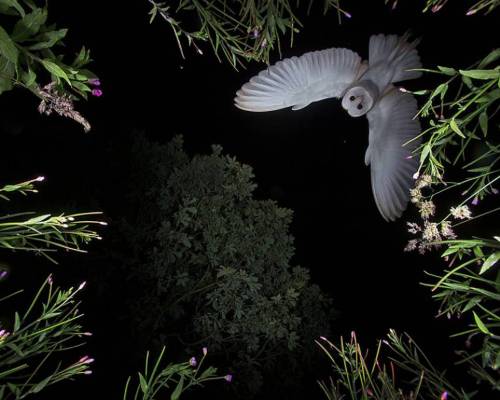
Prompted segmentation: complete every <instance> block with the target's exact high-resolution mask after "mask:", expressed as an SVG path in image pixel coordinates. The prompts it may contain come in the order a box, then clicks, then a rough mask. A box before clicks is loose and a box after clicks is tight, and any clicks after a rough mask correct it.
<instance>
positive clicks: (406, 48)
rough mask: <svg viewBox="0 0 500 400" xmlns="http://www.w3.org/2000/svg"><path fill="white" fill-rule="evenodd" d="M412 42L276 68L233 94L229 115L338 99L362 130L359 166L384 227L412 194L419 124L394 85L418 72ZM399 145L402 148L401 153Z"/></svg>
mask: <svg viewBox="0 0 500 400" xmlns="http://www.w3.org/2000/svg"><path fill="white" fill-rule="evenodd" d="M416 46H417V41H414V42H409V41H408V36H407V35H404V36H402V37H398V36H396V35H382V34H380V35H373V36H371V37H370V43H369V53H368V61H362V59H361V57H360V56H359V55H358V54H357V53H355V52H354V51H352V50H349V49H345V48H331V49H327V50H322V51H313V52H310V53H306V54H304V55H302V56H300V57H292V58H287V59H285V60H283V61H278V62H277V63H276V64H274V65H272V66H270V67H269V68H267V69H266V70H264V71H261V72H260V73H259V74H258V75H257V76H255V77H253V78H252V79H250V81H249V82H248V83H246V84H245V85H243V87H242V88H241V89H240V90H239V91H238V92H237V93H236V97H235V99H234V101H235V105H236V107H238V108H240V109H242V110H246V111H254V112H262V111H273V110H278V109H282V108H287V107H292V110H300V109H302V108H304V107H306V106H308V105H309V104H311V103H313V102H315V101H320V100H323V99H327V98H330V97H336V98H342V107H343V108H344V109H345V110H346V111H347V113H348V114H349V115H350V116H351V117H360V116H362V115H366V117H367V118H368V124H369V136H368V149H367V150H366V153H365V164H366V165H367V166H368V165H369V166H370V167H371V185H372V191H373V196H374V198H375V203H376V205H377V208H378V210H379V211H380V214H381V215H382V217H383V218H384V219H385V220H386V221H394V220H395V219H396V218H399V217H400V216H401V214H402V213H403V211H404V210H405V209H406V206H407V204H408V200H409V197H410V194H409V190H410V189H411V188H412V187H413V186H414V180H413V176H414V174H415V173H416V171H417V168H418V165H419V161H418V156H417V155H414V154H412V153H413V151H414V150H415V148H416V147H417V146H418V145H419V143H420V142H419V138H418V136H419V134H420V124H419V122H418V120H417V119H415V118H414V117H415V115H416V114H417V102H416V101H415V99H414V97H413V96H412V95H411V94H409V93H406V92H403V91H401V90H399V89H398V88H396V87H395V86H393V83H395V82H400V81H405V80H409V79H415V78H418V77H419V76H420V72H419V71H414V70H412V69H417V68H421V63H420V58H419V56H418V53H417V50H416ZM403 145H405V146H403Z"/></svg>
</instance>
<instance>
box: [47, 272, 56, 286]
mask: <svg viewBox="0 0 500 400" xmlns="http://www.w3.org/2000/svg"><path fill="white" fill-rule="evenodd" d="M47 283H48V284H49V285H52V284H53V283H54V281H53V279H52V274H50V275H49V276H48V278H47Z"/></svg>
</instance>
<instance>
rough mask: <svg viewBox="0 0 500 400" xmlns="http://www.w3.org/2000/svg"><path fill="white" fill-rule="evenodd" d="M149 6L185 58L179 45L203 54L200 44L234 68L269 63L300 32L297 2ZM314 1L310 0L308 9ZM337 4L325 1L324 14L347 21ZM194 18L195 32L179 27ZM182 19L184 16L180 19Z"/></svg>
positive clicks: (198, 1) (189, 1)
mask: <svg viewBox="0 0 500 400" xmlns="http://www.w3.org/2000/svg"><path fill="white" fill-rule="evenodd" d="M148 2H149V3H150V4H151V5H152V10H151V12H150V15H151V21H153V20H154V19H155V18H156V17H157V16H160V17H162V18H163V19H164V20H165V21H166V22H167V23H168V24H169V25H170V27H171V28H172V30H173V31H174V34H175V37H176V39H177V44H178V46H179V50H180V52H181V55H182V57H183V58H184V51H183V47H182V41H183V40H186V41H187V43H188V45H189V46H193V47H194V49H195V50H196V51H197V52H198V53H200V54H203V52H202V50H201V48H200V45H199V42H209V43H210V46H211V47H212V49H213V51H214V53H215V55H216V56H217V58H218V59H219V60H220V59H221V58H220V57H221V55H222V56H223V57H224V58H226V60H227V61H228V62H229V63H230V64H231V65H232V66H233V67H235V68H236V67H237V66H238V65H243V61H249V60H255V61H264V62H266V63H268V62H269V54H270V52H271V51H272V50H274V49H276V48H277V49H278V50H280V40H281V38H282V37H283V36H286V35H290V44H292V43H293V34H294V33H297V32H299V30H298V27H300V26H301V23H300V21H299V19H298V18H297V16H296V15H295V11H296V10H297V9H298V7H299V2H297V3H296V4H293V2H291V1H289V0H271V1H269V0H256V1H253V0H248V1H238V2H229V1H226V0H215V1H205V0H182V1H179V2H178V5H177V7H175V6H171V5H168V6H167V5H165V3H160V2H157V1H155V0H148ZM312 3H313V0H310V2H309V7H308V9H310V8H311V6H312ZM339 3H340V0H324V2H323V5H324V6H323V10H324V12H325V13H326V12H327V11H328V10H330V9H331V8H334V9H336V10H337V12H338V16H339V22H340V18H341V16H342V15H346V16H348V17H350V15H349V14H348V13H346V12H345V11H343V10H342V9H341V8H340V5H339ZM189 14H194V15H195V16H196V20H197V21H198V22H199V27H198V29H197V30H196V31H193V32H190V31H188V30H186V29H184V28H183V27H182V25H183V24H182V23H181V22H180V21H179V20H178V19H177V16H178V15H186V17H187V15H189ZM182 18H184V16H183V17H182Z"/></svg>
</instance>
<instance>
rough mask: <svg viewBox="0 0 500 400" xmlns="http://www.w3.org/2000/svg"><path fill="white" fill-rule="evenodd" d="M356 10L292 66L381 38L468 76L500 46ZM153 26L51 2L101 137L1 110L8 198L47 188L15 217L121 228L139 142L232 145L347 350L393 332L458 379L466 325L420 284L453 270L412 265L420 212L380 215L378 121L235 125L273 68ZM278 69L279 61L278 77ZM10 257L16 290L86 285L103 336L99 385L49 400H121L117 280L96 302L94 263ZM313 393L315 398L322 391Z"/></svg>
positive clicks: (434, 20) (427, 17)
mask: <svg viewBox="0 0 500 400" xmlns="http://www.w3.org/2000/svg"><path fill="white" fill-rule="evenodd" d="M344 3H345V5H344V7H345V9H346V10H348V11H349V12H350V13H351V14H352V18H351V19H343V22H342V24H341V25H339V24H338V23H337V16H336V14H335V13H333V12H332V13H330V14H328V15H327V16H325V17H323V16H321V13H320V5H319V4H318V5H317V7H316V8H317V10H316V11H313V15H311V16H309V17H305V15H304V14H302V15H304V17H303V18H302V21H303V23H304V28H303V29H301V33H300V34H299V35H297V36H296V37H295V41H294V46H293V48H290V47H289V46H287V45H286V41H284V42H283V57H290V56H293V55H300V54H302V53H304V52H306V51H311V50H316V49H323V48H327V47H332V46H333V47H347V48H350V49H353V50H355V51H357V52H358V53H359V54H360V55H361V56H362V57H364V58H366V57H367V47H368V39H369V36H370V35H371V34H374V33H396V34H402V33H404V32H405V31H407V30H410V31H411V32H412V33H413V34H414V35H415V36H416V37H421V39H422V40H421V44H420V45H419V47H418V49H419V53H420V55H421V59H422V61H423V63H424V66H428V67H435V66H436V65H447V66H455V67H459V68H460V67H467V66H468V65H470V64H472V63H473V62H474V61H476V60H477V59H479V58H480V57H482V56H484V55H486V54H487V52H489V51H491V50H492V49H493V48H494V47H495V46H496V45H497V44H498V43H497V40H496V39H497V37H496V35H494V34H492V33H491V32H492V31H493V30H494V29H492V28H494V27H495V25H494V24H495V22H496V21H498V18H496V16H497V15H498V14H493V15H492V16H486V17H485V16H471V17H466V16H465V15H464V14H465V11H466V9H465V7H463V6H461V5H457V4H451V3H456V2H450V4H449V5H447V6H446V7H445V8H444V9H443V10H442V11H441V12H440V13H438V14H432V13H426V14H422V13H421V9H422V5H421V4H420V2H417V1H405V2H401V3H402V4H400V5H398V7H397V8H396V9H395V10H391V8H390V7H389V6H386V5H384V2H383V1H382V0H378V1H359V0H358V1H349V2H347V1H346V2H344ZM466 3H470V2H466ZM148 11H149V6H148V4H147V1H145V0H144V1H134V2H117V1H106V2H103V1H96V0H88V1H85V2H75V1H71V2H69V1H52V2H50V8H49V16H50V19H51V20H52V21H56V22H57V23H58V26H60V27H67V28H69V34H68V36H67V39H66V40H65V43H66V45H67V51H68V53H74V52H76V51H78V50H79V46H81V45H82V44H84V45H85V46H86V47H88V48H90V49H91V51H92V53H91V54H92V58H93V59H94V60H95V62H94V63H93V65H92V66H91V69H92V70H93V71H94V72H95V73H96V74H97V75H98V76H99V78H100V80H101V82H102V89H103V91H104V95H103V96H102V97H101V98H91V99H90V101H89V102H88V103H82V104H79V106H78V107H79V109H80V110H81V111H82V113H83V114H84V115H85V116H86V117H87V119H88V120H89V121H90V122H91V124H92V126H93V129H92V131H91V132H90V133H88V134H85V133H84V132H83V130H82V129H81V128H80V127H79V126H78V125H77V124H75V123H73V122H72V121H68V120H64V119H62V118H59V117H55V116H51V117H45V116H40V115H39V114H38V113H37V110H36V107H37V99H36V98H34V97H33V96H32V95H31V94H30V93H27V92H23V91H21V90H15V91H13V92H10V93H6V94H4V95H2V96H0V130H1V134H2V142H1V144H0V149H1V153H0V170H1V171H2V173H1V175H0V183H1V184H6V183H12V182H17V181H21V180H25V179H29V178H34V177H36V176H38V175H43V176H45V177H46V182H45V183H43V184H42V185H40V191H41V193H40V194H39V195H36V197H34V198H33V197H31V198H29V199H23V200H21V201H20V202H17V203H16V207H19V208H23V209H36V210H40V211H42V210H47V211H55V210H61V209H63V208H64V209H65V210H68V209H69V210H71V209H74V210H84V209H99V210H102V211H104V212H105V215H106V217H105V218H106V219H107V220H108V221H109V222H110V223H113V219H114V218H115V219H116V218H119V216H120V212H121V210H122V208H123V207H124V205H123V197H122V196H123V195H124V193H123V185H124V184H125V183H126V180H127V177H126V176H120V175H119V174H116V171H119V170H120V163H126V161H127V160H124V159H123V154H124V151H123V150H124V149H126V148H127V146H129V145H130V140H129V138H130V135H133V134H134V132H145V134H146V135H147V136H148V137H149V138H151V139H153V140H157V141H159V142H161V143H165V142H167V141H168V140H170V139H171V138H172V137H173V136H174V135H175V134H183V135H184V138H185V143H186V148H187V150H188V152H189V153H190V154H195V153H208V152H209V151H210V145H211V144H214V143H217V144H221V145H222V146H223V148H224V151H225V152H226V153H229V154H231V155H234V156H236V158H237V159H238V160H239V161H241V162H244V163H248V164H250V165H251V166H252V167H253V169H254V172H255V175H256V182H257V184H258V189H257V192H256V197H257V198H261V199H265V198H272V199H275V200H277V201H278V202H279V204H280V205H281V206H284V207H288V208H291V209H293V210H294V212H295V213H294V222H293V224H292V234H293V235H294V237H295V239H296V240H295V245H296V256H295V257H294V260H293V261H294V263H295V264H299V265H302V266H304V267H308V268H310V270H311V273H312V279H313V281H314V282H317V283H319V284H320V285H321V287H322V288H323V290H325V291H327V292H328V293H329V294H330V295H331V296H332V297H333V299H334V304H335V307H336V308H337V309H338V310H339V311H340V312H341V315H340V318H339V319H338V320H337V321H335V322H334V329H335V333H336V334H349V333H350V331H352V330H355V331H356V332H357V334H358V337H359V338H360V340H361V341H362V343H363V344H366V345H372V344H373V343H374V341H375V340H376V339H377V338H380V337H382V336H383V335H384V334H385V333H386V332H387V331H388V329H389V328H395V329H397V330H400V331H406V332H408V333H410V334H411V335H412V336H413V337H414V338H415V339H416V341H417V342H418V343H420V344H421V345H422V347H423V348H424V349H428V350H429V351H430V353H431V354H432V355H433V356H435V358H436V360H437V362H438V366H445V365H446V364H447V363H448V361H449V357H451V355H452V352H451V349H452V348H451V347H450V345H449V342H448V340H447V337H448V335H449V334H451V333H452V332H453V331H454V329H455V327H456V323H455V322H453V321H452V322H451V324H450V323H449V322H448V321H445V320H442V319H439V320H437V319H436V318H435V317H434V316H435V314H436V313H437V308H438V305H437V304H436V303H435V302H433V301H432V300H431V299H430V293H429V290H428V289H427V288H424V287H422V286H421V285H420V284H419V282H421V281H422V280H424V279H425V276H424V274H423V270H424V269H427V270H434V271H436V270H439V268H441V267H442V264H441V263H440V262H439V259H438V257H437V256H430V257H421V256H418V255H414V254H408V253H403V251H402V249H403V247H404V246H405V244H406V242H407V240H408V239H409V234H408V233H407V232H406V228H405V221H407V220H415V218H416V215H415V210H414V209H412V207H411V206H410V209H409V211H408V212H407V213H405V215H404V216H403V218H401V219H400V220H398V221H396V222H394V223H386V222H385V221H384V220H383V219H382V217H381V216H380V215H379V213H378V211H377V209H376V206H375V203H374V201H373V197H372V194H371V187H370V178H369V169H368V168H366V167H365V166H364V163H363V158H364V151H365V148H366V146H367V133H368V127H367V121H366V119H364V118H360V119H352V118H350V117H349V116H348V115H347V114H346V113H345V112H344V111H343V110H342V108H341V106H340V102H338V101H336V100H327V101H323V102H320V103H315V104H312V105H310V106H309V107H307V108H306V109H303V110H301V111H297V112H292V111H291V110H282V111H276V112H272V113H262V114H260V113H257V114H253V113H246V112H244V111H241V110H238V109H236V108H235V107H234V106H233V97H234V94H235V92H236V90H238V89H239V87H240V86H241V85H242V84H243V83H245V82H246V81H247V80H248V79H249V78H250V77H251V76H253V75H255V74H256V73H257V72H259V71H260V70H261V69H262V68H263V66H262V65H258V64H257V63H252V64H250V65H248V67H247V69H242V70H240V71H235V70H234V69H232V68H231V67H230V66H229V65H227V64H226V63H219V62H218V61H217V60H216V58H215V56H214V55H213V54H212V53H211V51H210V49H209V47H208V46H205V47H204V48H203V50H204V53H205V55H203V56H200V55H198V54H197V53H196V52H195V51H194V50H193V49H189V48H186V49H185V54H186V56H187V57H186V60H183V59H182V58H181V56H180V54H179V52H178V50H177V47H176V42H175V39H174V37H173V34H172V32H171V29H170V27H169V26H167V24H166V23H164V21H162V20H160V19H158V20H157V21H155V22H154V23H153V24H149V17H148V15H147V12H148ZM299 15H300V13H299ZM277 59H278V55H277V54H274V56H273V57H272V60H271V61H272V62H274V61H276V60H277ZM435 79H436V78H434V77H433V76H426V77H424V78H421V79H419V80H418V81H414V82H408V83H405V85H406V86H407V87H409V88H412V89H413V88H415V89H416V88H419V89H420V88H427V87H432V86H433V85H435V82H436V80H435ZM124 170H125V168H124ZM110 171H113V173H112V174H111V173H110ZM2 207H5V205H2ZM102 236H103V237H104V240H103V241H102V243H98V244H96V245H93V246H91V248H90V252H91V253H92V251H93V250H94V249H96V248H98V247H99V246H104V247H106V244H107V242H106V231H105V230H104V231H103V232H102ZM97 250H98V249H97ZM4 256H5V259H6V260H7V261H9V262H10V264H11V266H12V267H13V271H12V276H11V286H24V287H26V286H29V285H31V284H32V285H38V283H39V282H40V281H41V279H43V277H44V276H46V274H47V273H48V272H49V271H52V272H54V275H55V279H56V280H57V279H59V280H60V281H64V282H68V283H72V284H77V283H78V282H79V281H80V280H88V281H89V289H87V293H88V294H87V297H86V296H85V295H83V301H84V303H85V304H84V305H83V306H82V307H83V308H84V309H85V313H86V321H87V323H86V326H89V330H91V331H93V332H94V336H93V337H92V338H91V340H90V341H89V346H90V347H89V349H90V350H89V351H93V353H92V355H93V356H94V357H95V358H96V359H97V361H96V363H95V365H94V366H93V370H94V375H93V376H92V377H90V378H88V379H83V378H82V379H80V380H79V381H80V382H79V383H77V386H76V387H78V392H77V393H74V392H73V390H72V389H71V388H73V389H74V388H75V386H67V385H61V386H60V388H59V389H57V390H60V391H61V392H59V391H58V392H56V389H53V391H52V392H51V393H52V396H53V398H54V397H57V398H63V395H62V394H60V393H62V390H66V391H68V390H69V391H71V392H72V393H73V394H72V395H71V398H77V397H78V398H80V397H81V398H84V397H85V398H105V397H104V395H103V393H109V394H110V395H115V394H116V393H117V391H119V390H120V388H121V387H122V384H123V382H124V376H125V374H128V373H132V370H130V369H126V368H125V367H123V365H124V364H123V362H124V359H126V357H127V350H126V349H123V348H120V347H118V346H117V345H116V343H118V342H119V340H118V341H117V342H116V343H115V342H114V340H113V337H115V336H120V335H122V336H125V337H126V333H124V332H119V330H118V331H115V330H113V309H112V307H111V306H108V305H107V304H116V303H115V302H114V301H111V300H110V299H111V298H112V297H113V293H114V288H115V285H119V281H120V277H110V278H109V281H107V282H104V283H103V282H100V284H101V285H102V284H104V285H105V287H106V288H107V289H106V291H105V292H99V293H97V292H93V290H92V288H91V284H92V280H93V273H94V272H95V269H94V268H95V266H93V265H92V264H91V261H89V260H90V258H89V260H87V259H86V257H87V256H85V255H83V256H78V260H76V258H75V256H73V255H62V256H61V257H60V258H59V260H60V261H61V262H60V265H58V266H54V265H51V264H50V263H48V262H46V261H45V260H43V259H41V258H34V257H30V256H26V255H18V254H16V255H14V256H12V255H11V254H6V253H3V254H2V257H4ZM103 267H104V268H105V266H103V264H102V263H101V266H100V268H103ZM311 339H312V338H311ZM125 365H126V363H125ZM128 367H129V366H127V368H128ZM317 377H319V376H317ZM82 381H85V382H84V383H82ZM309 384H311V386H313V387H314V385H315V383H314V379H312V381H311V382H309ZM98 390H101V392H98ZM56 393H57V394H56ZM66 393H69V392H66ZM96 393H101V394H100V395H99V396H98V395H97V394H96ZM59 396H60V397H59ZM101 396H102V397H101ZM65 398H68V397H65Z"/></svg>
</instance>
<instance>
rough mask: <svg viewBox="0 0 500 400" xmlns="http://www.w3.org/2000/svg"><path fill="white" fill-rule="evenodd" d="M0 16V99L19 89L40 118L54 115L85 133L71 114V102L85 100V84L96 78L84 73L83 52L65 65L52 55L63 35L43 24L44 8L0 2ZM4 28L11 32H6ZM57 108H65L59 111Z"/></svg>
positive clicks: (28, 1) (26, 0)
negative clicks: (34, 99)
mask: <svg viewBox="0 0 500 400" xmlns="http://www.w3.org/2000/svg"><path fill="white" fill-rule="evenodd" d="M0 16H2V17H3V19H2V24H1V25H0V94H2V93H4V92H6V91H8V90H11V89H12V88H13V87H14V86H15V85H17V86H21V87H24V88H26V89H28V90H30V91H31V92H32V93H33V94H35V95H36V96H38V97H39V98H40V99H41V100H42V103H43V104H45V107H42V108H41V109H40V112H45V113H47V114H49V113H50V112H51V110H53V111H56V112H58V113H59V114H60V115H64V116H65V117H68V118H72V119H74V120H76V121H77V122H79V123H81V124H82V125H83V126H84V128H85V129H86V130H89V129H90V125H88V122H86V121H85V119H84V118H83V117H81V115H79V114H78V113H77V112H76V111H74V110H73V109H72V101H74V100H78V99H80V98H83V99H87V95H88V94H89V93H90V92H91V91H92V89H91V86H90V85H89V80H90V79H94V78H96V76H95V75H94V74H93V73H92V72H91V71H89V70H88V69H86V68H85V67H86V66H87V64H89V63H90V61H91V59H90V53H89V51H88V50H87V49H85V47H82V49H81V50H80V52H79V53H78V54H76V55H75V57H74V58H73V59H72V60H71V61H65V58H66V57H64V54H61V53H59V52H58V49H59V48H61V47H62V46H63V42H62V40H63V39H64V38H65V36H66V34H67V32H68V30H67V29H59V28H57V27H56V25H55V24H49V23H48V22H47V20H48V11H47V7H46V4H45V5H44V6H42V7H39V6H37V5H36V2H35V1H33V0H19V1H18V0H0ZM4 21H5V22H6V23H5V25H4ZM7 26H13V28H12V29H7ZM58 102H59V103H58ZM61 102H65V104H64V107H63V106H61V105H60V103H61ZM47 105H48V107H47ZM69 105H71V110H69V109H68V108H69V107H68V106H69Z"/></svg>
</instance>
